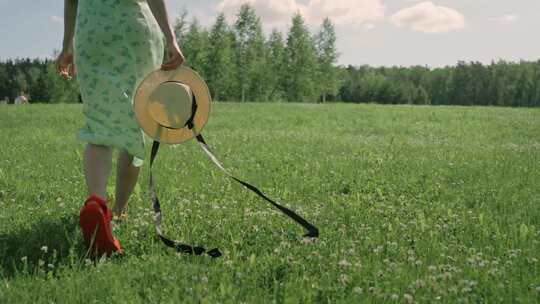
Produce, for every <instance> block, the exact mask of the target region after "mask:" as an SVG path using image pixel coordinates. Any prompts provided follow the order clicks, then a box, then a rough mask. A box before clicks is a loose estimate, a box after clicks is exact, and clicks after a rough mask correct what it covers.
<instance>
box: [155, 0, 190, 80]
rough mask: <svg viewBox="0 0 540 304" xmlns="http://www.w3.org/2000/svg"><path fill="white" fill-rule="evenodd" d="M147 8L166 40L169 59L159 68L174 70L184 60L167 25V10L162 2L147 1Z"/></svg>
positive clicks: (160, 0) (156, 0)
mask: <svg viewBox="0 0 540 304" xmlns="http://www.w3.org/2000/svg"><path fill="white" fill-rule="evenodd" d="M147 2H148V6H149V7H150V10H151V11H152V14H153V15H154V18H156V21H157V23H158V24H159V27H160V28H161V31H162V32H163V35H164V36H165V39H166V40H167V51H168V53H169V59H168V60H167V61H166V62H165V63H164V64H163V65H162V66H161V68H162V69H164V70H174V69H176V68H177V67H179V66H181V65H182V63H184V61H185V58H184V55H183V54H182V51H181V50H180V47H179V46H178V42H177V41H176V37H175V36H174V32H173V30H172V27H171V25H170V23H169V16H168V14H167V8H166V7H165V3H164V2H163V0H147Z"/></svg>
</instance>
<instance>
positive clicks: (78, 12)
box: [57, 0, 184, 255]
mask: <svg viewBox="0 0 540 304" xmlns="http://www.w3.org/2000/svg"><path fill="white" fill-rule="evenodd" d="M163 37H165V41H166V47H167V53H168V56H169V57H168V59H167V61H166V62H165V63H163V64H162V62H163V53H164V43H163ZM183 62H184V56H183V54H182V52H181V50H180V48H179V46H178V43H177V42H176V38H175V35H174V33H173V31H172V29H171V26H170V24H169V21H168V14H167V9H166V7H165V4H164V0H64V41H63V49H62V52H61V53H60V55H59V56H58V59H57V67H58V73H59V74H60V75H61V76H62V77H64V78H65V79H72V78H73V77H74V76H75V73H77V81H78V83H79V87H80V90H81V96H82V100H83V113H84V115H85V117H86V125H85V126H84V127H83V128H82V129H81V130H80V131H79V134H78V138H79V139H81V140H82V141H84V142H86V143H87V146H86V149H85V153H84V173H85V178H86V184H87V186H88V194H89V197H88V198H87V200H86V202H85V204H84V206H83V207H82V208H81V213H80V221H79V223H80V226H81V229H82V232H83V236H84V239H85V242H86V244H87V245H88V246H89V247H90V249H91V250H94V251H95V252H97V253H98V254H99V255H101V254H103V253H106V254H110V253H112V252H120V253H122V248H121V246H120V243H119V242H118V240H116V239H115V238H114V237H113V235H112V229H111V220H112V217H113V213H112V211H111V209H110V208H109V207H108V206H107V201H106V195H107V192H106V189H107V181H108V179H109V175H110V173H111V167H112V148H113V147H114V148H117V149H119V153H118V161H117V175H116V196H115V205H114V214H115V215H116V216H120V215H122V213H123V212H124V210H125V208H126V206H127V203H128V200H129V197H130V195H131V193H132V191H133V188H134V186H135V184H136V183H137V179H138V177H139V170H140V166H141V165H142V160H143V159H144V155H145V149H144V138H143V133H142V131H141V130H140V129H139V126H138V124H137V121H136V119H135V116H134V113H133V109H132V104H133V96H134V91H135V89H136V88H137V86H138V84H139V83H140V82H141V80H142V79H143V78H144V77H145V76H146V75H147V74H148V73H150V72H151V71H153V70H155V69H157V68H159V67H160V66H161V68H162V69H164V70H170V69H176V68H178V67H179V66H180V65H182V63H183ZM75 67H77V69H75Z"/></svg>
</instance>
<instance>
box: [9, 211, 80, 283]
mask: <svg viewBox="0 0 540 304" xmlns="http://www.w3.org/2000/svg"><path fill="white" fill-rule="evenodd" d="M84 251H85V248H84V245H83V243H82V237H81V234H80V231H79V225H78V217H76V216H75V215H73V216H64V217H60V218H43V219H40V220H39V221H38V222H37V223H35V224H33V225H32V226H29V227H24V228H21V229H18V230H16V231H12V232H8V233H3V234H0V277H2V276H3V277H7V278H10V277H13V276H14V275H15V274H17V273H21V272H23V273H36V272H37V271H38V270H40V269H43V270H46V271H49V270H53V269H54V268H55V267H57V266H58V265H59V264H66V262H68V264H69V260H70V259H71V260H72V261H73V262H78V260H80V256H81V255H82V253H83V252H84Z"/></svg>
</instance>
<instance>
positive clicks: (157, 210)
mask: <svg viewBox="0 0 540 304" xmlns="http://www.w3.org/2000/svg"><path fill="white" fill-rule="evenodd" d="M195 138H196V139H197V142H198V143H199V145H200V146H201V148H202V149H203V151H204V152H205V153H206V155H207V156H208V157H209V158H210V160H212V162H213V163H214V164H215V165H216V166H217V167H218V168H219V169H220V170H221V171H222V172H223V173H225V175H227V176H228V177H230V178H231V179H233V180H235V181H236V182H238V183H240V184H241V185H243V186H244V187H246V188H247V189H249V190H251V191H253V192H254V193H255V194H257V195H258V196H259V197H261V198H263V199H264V200H265V201H267V202H269V203H270V204H272V205H273V206H274V207H276V208H277V209H278V210H279V211H281V212H282V213H283V214H285V215H287V216H288V217H290V218H291V219H292V220H294V221H295V222H296V223H298V224H299V225H301V226H302V227H304V228H305V229H306V230H307V233H306V234H305V235H304V237H310V238H317V237H318V236H319V229H317V227H315V226H313V225H312V224H310V223H309V222H308V221H306V220H305V219H304V218H302V217H301V216H300V215H298V214H297V213H295V212H294V211H292V210H290V209H288V208H287V207H284V206H282V205H280V204H278V203H277V202H275V201H274V200H272V199H270V198H269V197H268V196H266V195H265V194H264V193H263V192H262V191H261V190H259V189H258V188H257V187H255V186H253V185H251V184H249V183H247V182H245V181H243V180H241V179H239V178H237V177H235V176H233V175H232V174H231V173H230V172H229V171H227V169H225V167H224V166H223V164H222V163H221V162H220V161H219V159H218V158H217V157H216V156H215V155H214V154H213V153H212V151H211V150H210V147H209V146H208V144H207V143H206V141H205V140H204V138H203V136H202V135H201V134H198V135H196V136H195ZM158 150H159V142H158V141H154V143H153V144H152V153H151V156H150V191H151V195H152V206H153V209H154V222H155V226H156V232H157V234H158V236H159V238H160V239H161V241H163V243H164V244H165V245H166V246H168V247H171V248H174V249H175V250H176V251H178V252H182V253H187V254H195V255H202V254H204V253H206V254H208V255H209V256H211V257H213V258H217V257H220V256H221V252H220V251H219V249H217V248H214V249H212V250H209V251H206V249H205V248H203V247H197V246H190V245H187V244H183V243H181V242H179V241H174V240H171V239H169V238H167V237H166V236H165V235H164V234H163V231H162V229H161V218H162V212H161V205H160V203H159V199H158V197H157V194H156V190H155V186H154V178H153V176H152V165H153V163H154V160H155V158H156V155H157V152H158Z"/></svg>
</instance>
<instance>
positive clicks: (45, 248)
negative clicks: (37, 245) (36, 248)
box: [41, 246, 49, 253]
mask: <svg viewBox="0 0 540 304" xmlns="http://www.w3.org/2000/svg"><path fill="white" fill-rule="evenodd" d="M47 250H49V248H47V246H42V247H41V251H43V252H45V253H47Z"/></svg>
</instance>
